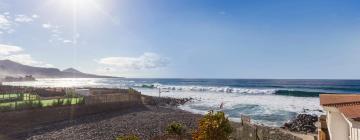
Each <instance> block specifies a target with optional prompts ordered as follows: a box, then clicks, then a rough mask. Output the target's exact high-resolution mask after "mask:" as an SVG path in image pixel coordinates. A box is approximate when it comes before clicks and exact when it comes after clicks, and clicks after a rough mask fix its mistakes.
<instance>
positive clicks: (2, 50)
mask: <svg viewBox="0 0 360 140" xmlns="http://www.w3.org/2000/svg"><path fill="white" fill-rule="evenodd" d="M21 51H23V49H22V48H20V47H17V46H11V45H4V44H0V55H9V54H11V53H16V52H21Z"/></svg>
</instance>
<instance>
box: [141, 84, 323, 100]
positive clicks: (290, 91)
mask: <svg viewBox="0 0 360 140" xmlns="http://www.w3.org/2000/svg"><path fill="white" fill-rule="evenodd" d="M140 87H142V88H159V89H161V90H163V92H166V91H198V92H222V93H239V94H268V95H270V94H274V95H283V96H295V97H318V96H319V94H322V93H326V92H320V91H303V90H293V89H270V88H269V89H265V88H264V89H263V88H234V87H210V86H177V85H173V86H170V85H161V84H158V83H155V84H150V85H146V84H143V85H141V86H140Z"/></svg>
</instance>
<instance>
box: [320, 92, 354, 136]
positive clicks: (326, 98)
mask: <svg viewBox="0 0 360 140" xmlns="http://www.w3.org/2000/svg"><path fill="white" fill-rule="evenodd" d="M320 104H321V106H322V107H323V108H324V110H325V111H326V125H327V129H328V130H327V131H328V133H329V137H330V140H360V94H321V95H320Z"/></svg>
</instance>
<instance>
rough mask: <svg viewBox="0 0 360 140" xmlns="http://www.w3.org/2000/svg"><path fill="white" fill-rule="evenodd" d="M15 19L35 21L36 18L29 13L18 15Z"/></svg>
mask: <svg viewBox="0 0 360 140" xmlns="http://www.w3.org/2000/svg"><path fill="white" fill-rule="evenodd" d="M15 21H16V22H25V23H28V22H33V21H34V19H33V17H31V16H27V15H16V16H15Z"/></svg>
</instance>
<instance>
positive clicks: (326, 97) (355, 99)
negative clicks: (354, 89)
mask: <svg viewBox="0 0 360 140" xmlns="http://www.w3.org/2000/svg"><path fill="white" fill-rule="evenodd" d="M349 103H350V104H353V103H360V94H320V104H321V105H324V106H328V105H330V106H331V105H339V104H349Z"/></svg>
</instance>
